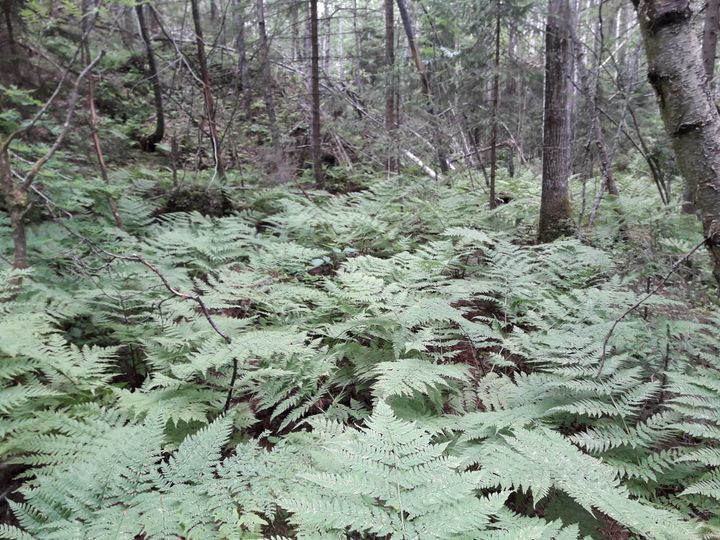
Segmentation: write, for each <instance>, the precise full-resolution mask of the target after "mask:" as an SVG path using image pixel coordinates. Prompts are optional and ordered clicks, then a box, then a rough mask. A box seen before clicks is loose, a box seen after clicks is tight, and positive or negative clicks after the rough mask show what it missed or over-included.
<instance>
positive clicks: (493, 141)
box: [490, 0, 500, 208]
mask: <svg viewBox="0 0 720 540" xmlns="http://www.w3.org/2000/svg"><path fill="white" fill-rule="evenodd" d="M495 9H496V10H497V13H496V14H495V60H494V62H493V69H494V72H493V82H492V105H491V107H492V111H491V116H490V208H495V207H496V206H497V197H496V195H495V181H496V179H497V135H498V105H499V102H500V1H499V0H498V1H496V2H495Z"/></svg>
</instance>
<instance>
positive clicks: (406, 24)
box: [397, 0, 450, 173]
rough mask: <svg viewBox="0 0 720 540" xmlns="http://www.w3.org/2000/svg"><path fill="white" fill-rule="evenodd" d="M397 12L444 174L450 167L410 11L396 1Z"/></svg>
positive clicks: (401, 0)
mask: <svg viewBox="0 0 720 540" xmlns="http://www.w3.org/2000/svg"><path fill="white" fill-rule="evenodd" d="M397 6H398V11H399V12H400V19H401V20H402V23H403V28H404V29H405V36H406V37H407V41H408V48H409V49H410V55H411V56H412V58H413V62H415V67H416V68H417V71H418V74H419V75H420V85H421V88H422V93H423V95H424V96H425V99H427V102H428V114H429V115H430V121H431V123H432V130H433V138H434V139H435V141H434V142H435V145H436V147H437V158H438V162H439V165H440V171H442V172H443V173H446V172H448V171H449V170H450V166H449V165H448V161H447V154H446V151H445V145H444V143H443V140H442V135H441V134H440V124H439V123H438V120H437V117H436V116H435V110H434V106H433V100H432V93H431V91H430V81H429V79H428V76H427V72H426V71H425V65H424V64H423V61H422V57H421V56H420V50H419V49H418V48H417V44H416V43H415V33H414V31H413V25H412V21H411V20H410V11H409V10H408V6H407V3H406V1H405V0H397Z"/></svg>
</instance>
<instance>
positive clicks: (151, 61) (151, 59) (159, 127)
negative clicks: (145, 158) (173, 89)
mask: <svg viewBox="0 0 720 540" xmlns="http://www.w3.org/2000/svg"><path fill="white" fill-rule="evenodd" d="M135 14H136V16H137V21H138V27H139V28H140V37H142V40H143V44H144V45H145V55H146V56H147V62H148V76H149V78H150V84H151V85H152V89H153V98H154V101H155V131H153V132H152V133H151V134H150V135H147V136H145V137H143V138H142V139H141V141H140V146H141V147H142V149H143V150H145V151H146V152H154V151H155V146H156V145H157V144H158V143H160V142H161V141H162V140H163V137H165V112H164V108H163V99H162V86H161V85H160V77H159V76H158V70H157V64H156V63H155V53H154V52H153V49H152V41H151V40H150V33H149V32H148V29H147V23H146V22H145V13H144V5H143V4H136V5H135Z"/></svg>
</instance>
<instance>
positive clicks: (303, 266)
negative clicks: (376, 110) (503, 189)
mask: <svg viewBox="0 0 720 540" xmlns="http://www.w3.org/2000/svg"><path fill="white" fill-rule="evenodd" d="M124 173H125V174H127V178H125V181H129V182H132V186H131V187H129V188H128V189H126V190H124V195H123V197H122V198H121V199H120V205H119V207H120V211H121V213H122V217H123V220H124V222H125V223H126V224H127V228H126V230H124V231H117V230H116V229H115V228H114V227H112V226H111V225H110V224H109V223H106V222H102V221H101V220H98V219H97V216H96V215H94V210H93V209H89V208H88V209H86V210H85V211H81V212H80V213H79V214H78V215H77V217H76V218H75V219H73V220H68V221H67V223H66V225H67V226H66V228H58V227H57V226H53V224H50V223H38V224H36V225H33V226H32V228H31V231H32V232H33V234H31V235H30V239H31V244H30V248H31V253H34V254H38V253H45V254H48V255H49V256H50V257H49V258H48V259H47V260H49V261H51V262H49V263H48V264H46V265H43V264H35V265H34V267H33V270H32V272H25V273H24V275H23V284H22V288H21V289H20V292H19V294H13V286H14V285H13V280H12V278H13V276H11V275H10V274H9V273H7V272H6V273H3V274H2V280H3V283H4V287H3V289H2V291H3V292H2V293H0V296H2V297H3V298H4V300H5V301H4V302H2V303H1V304H0V358H1V360H2V367H0V380H2V390H1V391H0V410H2V411H3V416H2V420H1V421H0V456H2V459H3V461H4V462H6V463H8V465H9V466H11V467H14V468H15V469H14V471H15V472H16V474H17V475H18V478H19V480H20V481H21V482H22V486H21V487H20V489H19V491H17V492H15V493H13V494H11V495H10V497H9V499H10V500H11V501H12V503H11V505H12V508H13V512H14V515H15V517H16V518H17V520H18V528H10V527H8V526H5V527H4V528H2V529H0V533H2V535H4V537H7V538H29V537H34V538H56V539H60V538H93V539H95V538H106V537H107V538H109V537H112V538H116V537H126V538H133V537H136V536H138V535H143V536H144V537H146V538H167V537H182V538H263V537H267V538H273V537H277V538H279V537H287V538H291V537H293V538H345V537H346V536H347V535H350V534H354V535H356V536H358V537H367V538H371V537H372V535H376V536H387V537H390V538H433V537H434V538H492V539H494V538H498V539H499V538H548V539H550V538H561V539H569V538H578V537H586V536H589V537H592V538H600V537H601V535H602V532H601V531H602V530H603V529H604V528H605V527H606V526H607V524H608V523H612V524H615V526H616V527H620V528H621V529H623V530H626V531H628V534H635V535H639V536H644V537H648V538H658V539H660V538H673V539H684V538H688V539H690V538H699V537H700V536H701V534H713V533H715V532H716V531H717V530H718V524H717V523H715V521H713V519H712V518H711V516H712V515H714V514H716V513H718V511H719V510H720V499H719V496H720V480H718V479H719V478H720V476H719V474H718V471H719V470H720V455H718V451H717V446H718V442H720V417H719V416H718V413H717V411H718V410H720V378H719V377H718V375H717V367H719V366H717V359H716V358H717V354H716V351H717V344H718V342H720V336H719V335H718V330H717V328H718V327H719V326H718V324H717V322H718V321H717V317H716V316H715V317H713V316H712V315H711V314H708V313H707V312H705V311H703V310H702V308H695V307H693V305H691V304H689V303H687V302H685V301H683V299H682V298H681V297H678V298H671V297H669V296H662V297H656V298H654V299H653V300H652V301H651V302H649V303H648V304H647V312H644V311H638V312H634V313H633V314H631V315H630V316H629V317H627V318H626V319H625V320H624V321H623V322H621V323H620V324H619V325H618V326H617V329H616V330H615V332H614V334H613V337H612V339H611V340H610V342H609V347H608V353H607V356H606V358H605V359H604V366H603V369H602V372H600V373H599V365H600V360H601V354H602V340H603V337H604V336H605V335H606V333H607V332H608V330H609V328H610V326H611V324H612V322H613V320H614V319H615V318H616V317H617V316H618V315H619V314H620V313H622V312H623V311H624V310H625V309H626V308H627V307H628V306H630V305H632V304H633V303H634V302H635V301H636V300H637V298H638V293H636V292H635V291H634V289H633V287H631V284H632V282H631V281H630V278H622V277H620V276H621V272H620V270H621V269H619V268H618V262H617V261H622V260H623V257H624V254H623V253H611V252H609V251H607V250H602V249H599V248H597V247H592V246H591V245H589V244H587V243H581V242H579V241H577V240H574V239H569V240H563V241H560V242H556V243H554V244H551V245H545V246H535V245H529V242H528V241H527V240H528V238H527V237H526V236H525V231H526V229H525V228H524V227H522V226H520V227H518V226H517V224H518V222H520V223H524V220H525V217H524V216H525V213H526V212H527V208H528V207H529V205H530V203H527V202H526V201H522V200H519V201H516V202H513V203H511V204H509V205H504V207H501V208H499V209H497V210H495V211H493V212H490V211H486V212H483V211H478V209H479V208H481V207H482V206H483V204H484V195H483V194H482V193H477V192H476V191H474V190H473V189H472V188H471V186H469V185H467V184H465V183H463V182H462V181H459V180H458V182H456V185H455V186H453V187H450V186H444V185H441V184H438V183H431V182H428V181H424V180H421V179H413V181H412V182H408V181H407V180H405V179H394V180H386V181H378V182H371V183H370V186H369V189H367V190H366V191H363V192H359V193H353V194H348V195H338V196H334V197H329V196H328V195H327V194H325V193H320V192H313V193H311V194H310V199H308V198H306V197H304V196H299V195H295V194H292V193H290V192H289V191H288V190H285V189H280V188H278V189H264V190H260V189H245V190H243V193H242V197H243V201H242V207H243V208H244V210H243V211H241V212H239V213H236V214H233V215H230V216H227V217H223V218H209V217H204V216H201V215H200V214H197V213H191V214H186V213H176V214H165V215H160V216H158V215H156V211H157V209H158V208H159V207H160V205H161V201H154V202H153V201H151V200H150V197H148V196H147V194H148V193H150V192H151V191H152V190H153V189H154V182H153V178H152V177H150V176H149V175H150V173H149V172H148V171H143V170H134V171H130V170H128V171H125V172H124ZM121 177H122V174H120V173H118V178H121ZM162 180H164V178H163V179H162ZM88 196H89V197H90V198H92V197H100V199H101V200H103V199H104V198H105V197H104V196H101V195H99V194H98V193H92V194H88ZM75 197H79V195H77V194H76V195H75ZM643 219H644V218H643ZM78 232H79V233H81V234H82V236H83V237H85V238H88V239H89V240H90V241H91V242H86V241H80V240H79V239H78V237H77V235H76V233H78ZM5 245H6V244H5V243H4V242H3V246H5ZM93 245H97V246H102V248H103V249H105V250H107V251H108V252H112V253H118V254H122V255H129V254H139V255H141V256H143V257H144V258H145V259H147V260H148V261H151V262H152V264H153V266H154V267H155V268H156V269H157V270H158V272H159V273H160V274H161V275H162V276H163V278H164V279H165V280H166V281H167V283H168V284H170V285H171V287H173V288H174V289H175V290H177V291H181V292H183V293H186V294H198V295H200V296H201V297H202V299H203V303H204V305H205V306H206V307H207V309H208V312H207V315H209V316H210V317H211V319H212V320H213V322H214V323H215V324H216V325H217V327H218V328H219V329H220V330H221V331H222V332H223V333H226V334H227V335H229V336H230V338H231V342H230V343H227V342H226V341H225V340H224V339H222V338H221V337H220V336H219V335H218V334H217V333H216V332H215V331H214V330H213V328H212V327H211V326H210V324H209V323H208V319H207V317H206V316H205V314H204V313H203V312H202V310H201V309H200V308H199V306H198V304H197V303H196V302H192V301H188V300H185V299H183V298H180V297H178V296H176V295H173V294H171V293H170V291H169V290H168V289H167V287H166V286H165V285H164V284H163V282H162V281H161V280H160V279H159V278H158V276H157V275H156V274H155V273H153V272H150V271H149V269H148V268H147V267H146V266H144V265H143V264H140V263H139V262H136V261H132V260H127V259H122V258H116V259H114V260H112V261H111V260H109V256H108V255H107V253H105V252H102V251H99V250H97V249H93ZM35 260H39V258H36V259H35ZM231 381H232V383H231ZM231 384H232V387H231ZM228 398H229V401H228ZM226 402H227V403H228V405H229V407H228V410H227V412H225V411H224V408H225V404H226ZM27 535H31V536H27Z"/></svg>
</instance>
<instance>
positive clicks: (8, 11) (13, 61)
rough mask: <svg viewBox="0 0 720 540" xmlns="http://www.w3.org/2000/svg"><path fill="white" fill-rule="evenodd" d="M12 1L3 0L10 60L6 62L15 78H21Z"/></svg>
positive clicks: (7, 59)
mask: <svg viewBox="0 0 720 540" xmlns="http://www.w3.org/2000/svg"><path fill="white" fill-rule="evenodd" d="M11 2H12V0H3V15H4V17H5V29H6V30H7V40H8V51H9V52H10V55H9V56H10V58H6V59H5V60H6V61H7V63H8V64H9V67H10V69H11V70H12V71H13V75H15V77H17V78H19V77H20V62H19V57H18V53H17V45H16V43H15V30H14V27H13V15H12V3H11Z"/></svg>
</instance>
